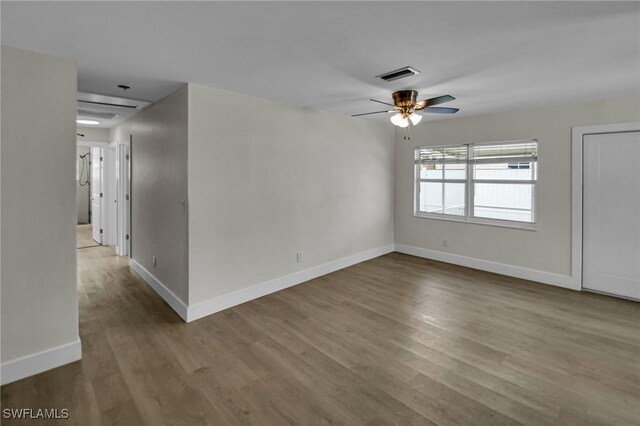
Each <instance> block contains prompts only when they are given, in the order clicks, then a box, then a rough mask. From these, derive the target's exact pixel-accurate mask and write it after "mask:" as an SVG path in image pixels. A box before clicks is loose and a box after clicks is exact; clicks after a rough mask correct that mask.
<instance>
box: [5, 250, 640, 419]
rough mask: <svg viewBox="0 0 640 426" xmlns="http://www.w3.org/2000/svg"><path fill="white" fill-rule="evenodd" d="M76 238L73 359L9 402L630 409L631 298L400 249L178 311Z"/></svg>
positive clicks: (298, 412)
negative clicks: (237, 301)
mask: <svg viewBox="0 0 640 426" xmlns="http://www.w3.org/2000/svg"><path fill="white" fill-rule="evenodd" d="M78 256H79V267H80V270H79V288H78V294H79V301H80V302H79V303H80V335H81V338H82V345H83V359H82V361H81V362H77V363H74V364H71V365H67V366H64V367H61V368H58V369H55V370H52V371H49V372H46V373H43V374H40V375H38V376H35V377H31V378H28V379H25V380H22V381H19V382H16V383H13V384H9V385H7V386H4V387H2V406H3V408H15V407H21V408H24V407H34V408H69V409H70V411H71V418H70V420H69V421H67V422H66V423H67V424H71V423H73V424H78V425H100V424H103V425H110V424H121V425H142V424H146V425H154V426H155V425H163V424H172V425H199V424H210V425H246V424H255V425H287V424H300V425H323V424H344V425H360V424H397V425H414V424H415V425H434V424H441V425H452V424H456V425H511V424H529V425H605V424H610V425H625V424H627V425H638V424H640V329H639V324H640V305H639V304H636V303H633V302H629V301H624V300H617V299H613V298H609V297H605V296H599V295H594V294H588V293H578V292H571V291H568V290H562V289H558V288H554V287H549V286H544V285H539V284H535V283H531V282H527V281H523V280H518V279H513V278H507V277H503V276H499V275H494V274H490V273H484V272H480V271H475V270H471V269H467V268H463V267H457V266H452V265H447V264H444V263H439V262H434V261H428V260H424V259H419V258H415V257H411V256H406V255H402V254H397V253H393V254H389V255H386V256H382V257H379V258H377V259H374V260H371V261H369V262H365V263H361V264H359V265H355V266H353V267H350V268H347V269H344V270H342V271H338V272H336V273H333V274H330V275H327V276H325V277H322V278H319V279H315V280H313V281H310V282H307V283H305V284H301V285H299V286H296V287H293V288H291V289H288V290H285V291H281V292H279V293H276V294H272V295H269V296H266V297H263V298H261V299H258V300H255V301H252V302H249V303H245V304H243V305H241V306H237V307H235V308H232V309H228V310H226V311H224V312H221V313H218V314H215V315H212V316H209V317H206V318H203V319H201V320H198V321H196V322H193V323H191V324H185V323H183V322H182V320H181V319H180V318H179V317H178V316H177V315H176V314H175V313H174V312H173V311H172V310H171V309H170V308H169V307H168V306H167V305H166V304H165V303H164V302H163V301H162V300H161V299H160V298H159V297H158V296H157V295H156V294H155V293H154V292H153V291H152V290H150V289H149V288H148V287H147V286H146V285H145V284H144V283H143V282H142V281H141V279H140V278H139V277H137V276H136V275H135V274H134V273H132V272H131V270H130V269H129V268H128V266H127V261H126V259H123V258H118V257H116V256H115V255H114V253H113V251H112V250H111V249H110V248H107V247H96V248H91V249H84V250H79V252H78ZM10 424H20V425H25V424H28V423H27V422H25V421H15V422H12V421H7V420H4V421H3V425H10ZM46 424H55V422H51V421H47V422H46Z"/></svg>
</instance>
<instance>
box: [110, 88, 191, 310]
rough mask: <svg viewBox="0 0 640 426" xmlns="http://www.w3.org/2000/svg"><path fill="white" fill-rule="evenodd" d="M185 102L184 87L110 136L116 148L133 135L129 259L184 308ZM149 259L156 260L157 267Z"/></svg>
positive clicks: (186, 106)
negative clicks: (147, 272)
mask: <svg viewBox="0 0 640 426" xmlns="http://www.w3.org/2000/svg"><path fill="white" fill-rule="evenodd" d="M187 99H188V91H187V86H186V85H185V86H183V87H182V88H180V89H178V90H177V91H175V92H173V93H172V94H170V95H169V96H167V97H165V98H163V99H161V100H159V101H158V102H156V103H154V104H153V105H151V106H150V107H148V108H147V109H145V110H143V111H141V112H139V113H138V114H136V115H135V116H133V117H132V118H130V119H129V120H127V121H126V122H124V123H122V124H120V125H118V126H116V127H115V128H114V129H112V133H111V140H112V141H119V142H124V141H128V140H129V135H133V142H132V145H131V161H132V164H131V173H132V177H131V184H132V191H131V210H132V216H131V257H132V258H133V259H134V260H135V261H136V262H138V263H139V264H140V265H142V266H143V267H144V268H145V269H147V270H148V271H149V272H150V273H151V274H152V275H153V276H154V277H155V278H156V279H158V280H159V281H161V282H162V283H163V284H164V285H165V286H166V287H167V288H169V289H170V290H171V291H172V292H173V293H174V294H175V295H176V296H178V298H180V299H181V300H182V301H183V302H184V303H185V304H186V303H187V300H188V293H189V290H188V237H189V236H188V214H187V209H186V207H187V204H186V201H187V131H188V128H187V123H188V118H187V114H188V102H187ZM183 201H184V202H185V204H184V208H183V204H182V203H183ZM152 256H156V258H157V264H156V266H154V265H153V262H152Z"/></svg>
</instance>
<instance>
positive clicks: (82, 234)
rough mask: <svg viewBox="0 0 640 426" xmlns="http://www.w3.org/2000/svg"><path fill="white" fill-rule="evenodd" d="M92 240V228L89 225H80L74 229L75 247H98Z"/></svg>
mask: <svg viewBox="0 0 640 426" xmlns="http://www.w3.org/2000/svg"><path fill="white" fill-rule="evenodd" d="M99 245H100V244H98V243H97V242H95V240H94V239H93V228H92V226H91V224H90V223H89V224H82V225H78V226H77V227H76V247H77V248H88V247H96V246H99Z"/></svg>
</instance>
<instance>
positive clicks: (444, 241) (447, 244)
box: [442, 238, 449, 247]
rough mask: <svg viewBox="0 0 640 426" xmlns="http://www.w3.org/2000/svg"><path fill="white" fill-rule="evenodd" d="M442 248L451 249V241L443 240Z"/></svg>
mask: <svg viewBox="0 0 640 426" xmlns="http://www.w3.org/2000/svg"><path fill="white" fill-rule="evenodd" d="M442 247H449V240H448V239H447V238H445V239H444V240H442Z"/></svg>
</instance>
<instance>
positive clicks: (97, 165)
mask: <svg viewBox="0 0 640 426" xmlns="http://www.w3.org/2000/svg"><path fill="white" fill-rule="evenodd" d="M102 164H103V155H102V148H95V147H92V148H91V226H92V228H93V239H94V240H95V241H96V242H97V243H98V244H102V220H103V217H102V199H103V195H104V193H103V190H102V188H103V182H102Z"/></svg>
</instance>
